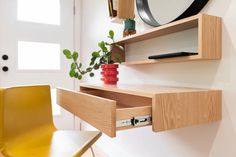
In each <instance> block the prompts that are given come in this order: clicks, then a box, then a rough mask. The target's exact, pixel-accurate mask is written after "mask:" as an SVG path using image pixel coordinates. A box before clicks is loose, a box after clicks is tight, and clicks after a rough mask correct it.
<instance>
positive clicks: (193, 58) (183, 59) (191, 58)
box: [121, 55, 206, 65]
mask: <svg viewBox="0 0 236 157" xmlns="http://www.w3.org/2000/svg"><path fill="white" fill-rule="evenodd" d="M197 60H206V59H204V58H201V56H200V55H196V56H185V57H175V58H165V59H158V60H151V59H147V60H140V61H127V62H123V63H122V64H121V65H145V64H160V63H170V62H188V61H197Z"/></svg>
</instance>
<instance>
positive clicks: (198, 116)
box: [57, 84, 221, 137]
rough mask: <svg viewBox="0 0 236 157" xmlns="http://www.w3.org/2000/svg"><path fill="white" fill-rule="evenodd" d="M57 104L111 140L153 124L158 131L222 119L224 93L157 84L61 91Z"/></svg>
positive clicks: (154, 129)
mask: <svg viewBox="0 0 236 157" xmlns="http://www.w3.org/2000/svg"><path fill="white" fill-rule="evenodd" d="M57 103H58V104H59V105H60V106H62V107H63V108H65V109H66V110H68V111H69V112H71V113H73V114H75V115H76V116H78V117H80V118H81V119H82V120H84V121H86V122H88V123H90V124H91V125H93V126H94V127H96V128H97V129H99V130H101V131H102V132H104V133H106V134H107V135H109V136H110V137H115V136H116V131H118V130H126V129H131V128H136V127H143V126H149V125H152V130H153V131H154V132H158V131H165V130H170V129H175V128H180V127H186V126H190V125H196V124H203V123H210V122H214V121H218V120H221V91H220V90H211V89H196V88H178V87H164V86H156V85H138V86H135V85H118V86H109V85H90V84H81V85H80V91H71V90H66V89H61V88H58V89H57Z"/></svg>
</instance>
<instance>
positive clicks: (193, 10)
mask: <svg viewBox="0 0 236 157" xmlns="http://www.w3.org/2000/svg"><path fill="white" fill-rule="evenodd" d="M208 1H209V0H194V1H193V3H192V4H191V5H190V6H189V7H188V8H187V9H186V10H185V11H184V12H183V13H182V14H181V15H180V16H178V17H177V18H175V19H174V20H172V21H170V22H168V23H171V22H174V21H177V20H180V19H183V18H186V17H189V16H193V15H195V14H198V13H199V12H200V11H201V10H202V8H203V7H204V6H205V5H206V4H207V2H208ZM136 6H137V10H138V14H139V16H140V18H141V19H142V20H143V21H144V22H145V23H147V24H148V25H151V26H153V27H158V26H161V24H160V23H158V21H156V19H155V18H154V17H153V15H152V12H151V10H150V8H149V5H148V0H136Z"/></svg>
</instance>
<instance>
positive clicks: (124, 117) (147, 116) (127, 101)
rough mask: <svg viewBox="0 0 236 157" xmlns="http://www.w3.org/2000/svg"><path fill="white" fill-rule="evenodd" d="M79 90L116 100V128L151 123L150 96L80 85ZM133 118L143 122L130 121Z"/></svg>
mask: <svg viewBox="0 0 236 157" xmlns="http://www.w3.org/2000/svg"><path fill="white" fill-rule="evenodd" d="M80 92H82V93H86V94H90V95H94V96H98V97H102V98H106V99H110V100H114V101H116V130H125V129H130V128H136V127H142V126H147V125H151V115H152V98H149V97H142V96H136V95H130V94H124V93H116V92H111V91H104V90H99V89H90V88H85V87H81V88H80ZM135 119H138V120H139V119H141V120H144V122H143V123H139V122H138V124H135V123H134V122H131V121H134V120H135ZM138 120H136V121H138ZM145 120H146V121H145Z"/></svg>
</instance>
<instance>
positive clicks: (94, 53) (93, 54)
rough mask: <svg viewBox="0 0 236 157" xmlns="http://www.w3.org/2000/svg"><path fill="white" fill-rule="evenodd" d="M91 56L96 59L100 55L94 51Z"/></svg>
mask: <svg viewBox="0 0 236 157" xmlns="http://www.w3.org/2000/svg"><path fill="white" fill-rule="evenodd" d="M92 56H93V57H96V58H98V57H100V54H99V52H96V51H94V52H93V53H92Z"/></svg>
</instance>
